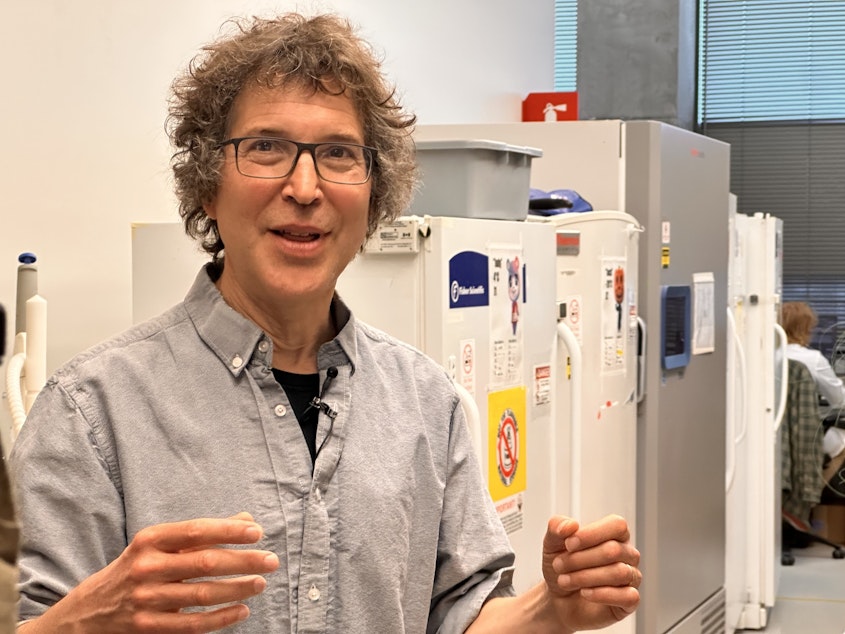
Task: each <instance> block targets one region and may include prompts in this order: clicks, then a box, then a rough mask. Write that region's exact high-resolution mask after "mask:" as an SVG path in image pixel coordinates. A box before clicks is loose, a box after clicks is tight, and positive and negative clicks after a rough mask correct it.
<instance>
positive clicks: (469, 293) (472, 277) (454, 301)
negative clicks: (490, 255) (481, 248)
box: [449, 251, 490, 308]
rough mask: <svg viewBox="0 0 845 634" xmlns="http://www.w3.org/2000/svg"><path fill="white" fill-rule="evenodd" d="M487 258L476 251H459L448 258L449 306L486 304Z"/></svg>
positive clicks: (461, 306)
mask: <svg viewBox="0 0 845 634" xmlns="http://www.w3.org/2000/svg"><path fill="white" fill-rule="evenodd" d="M488 275H489V273H488V259H487V256H486V255H484V254H482V253H478V252H476V251H461V252H460V253H457V254H456V255H454V256H452V257H451V258H450V259H449V308H467V307H469V306H488V305H489V304H490V293H489V291H488V284H489V277H488Z"/></svg>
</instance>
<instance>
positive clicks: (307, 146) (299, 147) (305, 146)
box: [217, 136, 378, 185]
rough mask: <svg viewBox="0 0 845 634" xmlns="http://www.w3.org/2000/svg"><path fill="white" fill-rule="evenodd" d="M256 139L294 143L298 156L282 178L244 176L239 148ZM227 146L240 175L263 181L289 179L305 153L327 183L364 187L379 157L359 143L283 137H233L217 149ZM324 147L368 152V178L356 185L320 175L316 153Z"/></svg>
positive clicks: (374, 151)
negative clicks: (335, 146) (353, 148)
mask: <svg viewBox="0 0 845 634" xmlns="http://www.w3.org/2000/svg"><path fill="white" fill-rule="evenodd" d="M256 139H267V140H269V141H285V142H286V143H293V144H294V145H295V146H296V156H294V157H293V162H292V163H291V166H290V169H289V170H288V171H287V172H286V173H285V174H282V175H281V176H253V175H252V174H244V173H243V172H242V171H241V165H240V160H239V159H238V146H239V145H240V144H241V142H242V141H252V140H256ZM227 145H231V146H232V147H234V148H235V167H236V168H237V169H238V173H239V174H240V175H241V176H246V177H247V178H261V179H268V180H272V179H276V178H287V177H288V176H290V175H291V174H292V173H293V170H295V169H296V166H297V164H298V163H299V157H300V156H302V153H303V152H308V153H309V154H310V155H311V160H312V161H313V162H314V171H315V172H317V176H319V177H320V179H321V180H324V181H326V182H327V183H335V184H336V185H363V184H364V183H366V182H367V181H369V180H370V178H372V176H373V169H374V167H375V163H376V156H377V155H378V150H377V149H376V148H374V147H370V146H369V145H360V144H358V143H347V142H345V141H322V142H320V143H303V142H302V141H294V140H293V139H285V138H283V137H277V136H241V137H233V138H231V139H226V140H225V141H220V143H218V144H217V147H218V148H220V149H222V148H224V147H225V146H227ZM322 145H340V146H344V147H356V148H361V149H363V150H366V152H364V160H365V162H366V163H367V177H366V178H365V179H364V180H362V181H356V182H354V183H349V182H345V181H336V180H332V179H331V178H326V177H325V176H323V175H322V174H321V173H320V167H319V165H317V155H316V154H315V153H314V151H315V150H316V149H317V148H318V147H320V146H322Z"/></svg>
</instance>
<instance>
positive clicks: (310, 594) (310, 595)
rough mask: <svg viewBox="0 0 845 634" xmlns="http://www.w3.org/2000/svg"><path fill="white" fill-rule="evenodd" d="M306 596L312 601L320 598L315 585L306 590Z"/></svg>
mask: <svg viewBox="0 0 845 634" xmlns="http://www.w3.org/2000/svg"><path fill="white" fill-rule="evenodd" d="M308 598H309V599H311V600H312V601H319V600H320V591H319V590H318V589H317V586H315V585H312V586H311V589H310V590H309V591H308Z"/></svg>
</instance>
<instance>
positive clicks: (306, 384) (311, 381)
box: [273, 368, 320, 465]
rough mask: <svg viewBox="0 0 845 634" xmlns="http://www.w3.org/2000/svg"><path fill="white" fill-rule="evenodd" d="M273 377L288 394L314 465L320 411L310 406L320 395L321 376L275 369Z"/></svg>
mask: <svg viewBox="0 0 845 634" xmlns="http://www.w3.org/2000/svg"><path fill="white" fill-rule="evenodd" d="M273 376H274V377H275V378H276V381H277V382H278V383H279V385H281V386H282V389H284V391H285V394H287V397H288V400H289V401H290V406H291V407H292V408H293V413H294V414H295V415H296V420H297V421H299V427H300V429H302V435H303V436H304V437H305V444H306V445H308V452H309V453H310V454H311V464H312V465H313V464H314V461H315V460H316V459H317V421H318V418H319V414H320V410H319V408H317V407H311V406H309V403H310V402H311V399H312V398H314V397H315V396H318V395H319V393H320V375H319V374H316V373H315V374H294V373H292V372H285V371H283V370H277V369H276V368H273Z"/></svg>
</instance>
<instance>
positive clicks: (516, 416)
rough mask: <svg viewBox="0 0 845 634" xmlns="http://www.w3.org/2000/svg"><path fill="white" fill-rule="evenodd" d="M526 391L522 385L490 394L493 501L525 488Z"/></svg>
mask: <svg viewBox="0 0 845 634" xmlns="http://www.w3.org/2000/svg"><path fill="white" fill-rule="evenodd" d="M526 394H527V390H526V389H525V386H521V387H514V388H510V389H507V390H501V391H498V392H490V394H488V396H487V412H488V414H487V425H488V431H489V433H488V436H487V437H488V438H489V439H490V441H489V446H488V460H487V464H488V465H489V467H488V470H489V473H488V476H487V482H488V487H489V489H490V496H491V497H492V498H493V501H494V502H495V501H498V500H501V499H503V498H505V497H507V496H509V495H514V494H515V493H520V492H522V491H524V490H525V483H526V477H525V473H526V464H525V462H526V461H525V456H526V450H525V442H526V421H525V411H526V405H525V399H526Z"/></svg>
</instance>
